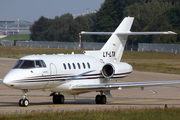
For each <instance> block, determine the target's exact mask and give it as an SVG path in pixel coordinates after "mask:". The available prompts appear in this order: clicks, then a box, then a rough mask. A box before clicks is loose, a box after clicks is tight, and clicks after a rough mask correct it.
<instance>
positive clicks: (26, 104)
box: [23, 99, 29, 107]
mask: <svg viewBox="0 0 180 120" xmlns="http://www.w3.org/2000/svg"><path fill="white" fill-rule="evenodd" d="M23 105H24V107H27V106H28V105H29V100H28V99H24V100H23Z"/></svg>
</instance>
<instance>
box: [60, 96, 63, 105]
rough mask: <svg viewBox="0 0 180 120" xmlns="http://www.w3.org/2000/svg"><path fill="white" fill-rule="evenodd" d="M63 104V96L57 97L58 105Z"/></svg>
mask: <svg viewBox="0 0 180 120" xmlns="http://www.w3.org/2000/svg"><path fill="white" fill-rule="evenodd" d="M63 103H64V95H59V104H63Z"/></svg>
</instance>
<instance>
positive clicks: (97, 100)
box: [95, 95, 101, 104]
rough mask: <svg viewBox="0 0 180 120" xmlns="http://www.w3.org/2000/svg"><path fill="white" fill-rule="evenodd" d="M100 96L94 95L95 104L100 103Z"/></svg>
mask: <svg viewBox="0 0 180 120" xmlns="http://www.w3.org/2000/svg"><path fill="white" fill-rule="evenodd" d="M100 98H101V96H100V95H97V96H96V99H95V101H96V104H100V103H101V99H100Z"/></svg>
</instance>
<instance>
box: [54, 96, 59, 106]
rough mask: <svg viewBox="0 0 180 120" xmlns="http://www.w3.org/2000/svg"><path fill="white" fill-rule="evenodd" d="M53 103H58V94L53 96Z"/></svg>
mask: <svg viewBox="0 0 180 120" xmlns="http://www.w3.org/2000/svg"><path fill="white" fill-rule="evenodd" d="M53 103H54V104H58V95H54V96H53Z"/></svg>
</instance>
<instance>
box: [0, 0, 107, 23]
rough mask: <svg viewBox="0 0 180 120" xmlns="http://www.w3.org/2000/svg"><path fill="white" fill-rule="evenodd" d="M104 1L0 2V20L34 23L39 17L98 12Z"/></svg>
mask: <svg viewBox="0 0 180 120" xmlns="http://www.w3.org/2000/svg"><path fill="white" fill-rule="evenodd" d="M104 1H105V0H0V20H6V19H7V20H11V19H13V20H14V19H17V18H18V17H19V19H22V20H28V21H30V22H34V20H38V19H39V18H40V17H41V16H44V17H46V18H51V19H53V18H55V16H61V15H63V14H66V13H70V14H72V15H76V14H81V13H86V9H87V8H89V12H93V11H96V10H99V8H100V7H101V4H102V3H104Z"/></svg>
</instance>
